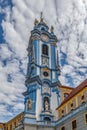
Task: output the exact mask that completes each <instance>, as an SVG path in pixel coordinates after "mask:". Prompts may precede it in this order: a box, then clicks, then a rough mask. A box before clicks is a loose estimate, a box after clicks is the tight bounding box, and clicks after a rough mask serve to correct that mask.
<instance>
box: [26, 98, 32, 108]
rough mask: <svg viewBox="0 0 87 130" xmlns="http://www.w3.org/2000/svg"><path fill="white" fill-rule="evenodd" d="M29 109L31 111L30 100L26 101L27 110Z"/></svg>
mask: <svg viewBox="0 0 87 130" xmlns="http://www.w3.org/2000/svg"><path fill="white" fill-rule="evenodd" d="M30 109H32V101H31V100H30V99H28V102H27V110H30Z"/></svg>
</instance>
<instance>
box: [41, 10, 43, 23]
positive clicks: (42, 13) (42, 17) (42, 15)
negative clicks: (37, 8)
mask: <svg viewBox="0 0 87 130" xmlns="http://www.w3.org/2000/svg"><path fill="white" fill-rule="evenodd" d="M40 21H41V22H43V12H41V13H40Z"/></svg>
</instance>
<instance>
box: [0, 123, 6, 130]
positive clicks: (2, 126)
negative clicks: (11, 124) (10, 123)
mask: <svg viewBox="0 0 87 130" xmlns="http://www.w3.org/2000/svg"><path fill="white" fill-rule="evenodd" d="M4 126H5V123H1V122H0V130H3V129H4Z"/></svg>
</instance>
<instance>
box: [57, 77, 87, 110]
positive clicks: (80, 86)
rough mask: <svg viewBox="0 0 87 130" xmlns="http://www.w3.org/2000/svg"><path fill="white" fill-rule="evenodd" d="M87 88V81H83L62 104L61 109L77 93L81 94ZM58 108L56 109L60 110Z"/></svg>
mask: <svg viewBox="0 0 87 130" xmlns="http://www.w3.org/2000/svg"><path fill="white" fill-rule="evenodd" d="M86 86H87V79H86V80H85V81H83V82H82V83H81V84H80V85H78V86H77V87H76V88H74V89H73V90H72V91H71V93H70V94H69V96H68V97H66V99H65V100H64V101H63V102H62V103H61V104H60V106H59V107H61V106H62V105H63V104H64V103H66V102H67V101H68V100H70V99H71V98H72V97H74V96H75V95H76V94H77V93H79V92H80V91H81V90H82V89H83V88H85V87H86ZM59 107H57V108H56V109H58V108H59Z"/></svg>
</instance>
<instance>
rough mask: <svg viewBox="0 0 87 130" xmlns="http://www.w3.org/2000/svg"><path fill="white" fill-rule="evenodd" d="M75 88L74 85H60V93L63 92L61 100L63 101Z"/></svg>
mask: <svg viewBox="0 0 87 130" xmlns="http://www.w3.org/2000/svg"><path fill="white" fill-rule="evenodd" d="M73 89H74V88H72V87H68V86H60V87H59V90H60V93H61V96H60V102H63V100H64V99H65V98H66V97H67V96H69V94H70V92H71V91H72V90H73Z"/></svg>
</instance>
